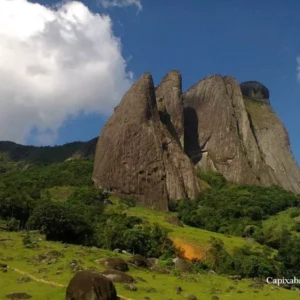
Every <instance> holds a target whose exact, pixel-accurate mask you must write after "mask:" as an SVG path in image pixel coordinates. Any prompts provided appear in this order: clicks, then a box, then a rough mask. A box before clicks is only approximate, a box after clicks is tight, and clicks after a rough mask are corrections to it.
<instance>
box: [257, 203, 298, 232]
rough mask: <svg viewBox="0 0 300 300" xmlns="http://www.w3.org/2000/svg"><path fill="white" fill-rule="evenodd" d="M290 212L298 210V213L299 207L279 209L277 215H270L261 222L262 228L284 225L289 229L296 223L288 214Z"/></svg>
mask: <svg viewBox="0 0 300 300" xmlns="http://www.w3.org/2000/svg"><path fill="white" fill-rule="evenodd" d="M292 212H298V213H299V215H300V209H299V208H296V207H292V208H289V209H287V210H284V211H281V212H280V213H278V214H277V215H275V216H271V217H269V218H268V219H267V220H265V221H264V222H263V228H264V230H267V229H269V228H270V227H272V229H273V230H276V229H280V228H281V227H282V226H283V225H285V226H286V227H287V229H288V230H291V229H292V227H293V226H295V225H296V221H295V220H294V218H292V217H291V216H290V215H291V213H292Z"/></svg>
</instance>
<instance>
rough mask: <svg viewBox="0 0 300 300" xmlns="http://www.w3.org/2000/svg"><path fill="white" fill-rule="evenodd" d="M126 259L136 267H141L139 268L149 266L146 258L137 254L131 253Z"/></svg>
mask: <svg viewBox="0 0 300 300" xmlns="http://www.w3.org/2000/svg"><path fill="white" fill-rule="evenodd" d="M127 261H128V262H129V263H131V264H133V265H135V266H137V267H141V268H149V266H150V263H149V261H148V259H147V258H145V257H143V256H142V255H139V254H136V255H133V256H132V257H130V258H129V259H128V260H127Z"/></svg>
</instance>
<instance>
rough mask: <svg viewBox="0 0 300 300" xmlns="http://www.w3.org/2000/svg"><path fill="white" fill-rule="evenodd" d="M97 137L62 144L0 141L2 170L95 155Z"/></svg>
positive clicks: (0, 170)
mask: <svg viewBox="0 0 300 300" xmlns="http://www.w3.org/2000/svg"><path fill="white" fill-rule="evenodd" d="M96 144H97V138H94V139H91V140H89V141H87V142H72V143H67V144H64V145H60V146H41V147H38V146H26V145H20V144H16V143H14V142H9V141H2V142H0V172H1V173H5V172H6V171H8V170H9V169H13V168H14V167H17V166H19V167H20V166H21V167H22V166H26V165H28V164H50V163H54V162H63V161H65V160H68V159H76V158H86V159H92V158H93V157H94V153H95V149H96Z"/></svg>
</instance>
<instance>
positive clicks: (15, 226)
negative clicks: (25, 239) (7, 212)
mask: <svg viewBox="0 0 300 300" xmlns="http://www.w3.org/2000/svg"><path fill="white" fill-rule="evenodd" d="M6 227H7V229H8V230H9V231H18V230H19V229H20V221H19V220H17V219H15V218H11V219H9V220H8V221H7V222H6Z"/></svg>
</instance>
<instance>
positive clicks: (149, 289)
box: [146, 287, 157, 293]
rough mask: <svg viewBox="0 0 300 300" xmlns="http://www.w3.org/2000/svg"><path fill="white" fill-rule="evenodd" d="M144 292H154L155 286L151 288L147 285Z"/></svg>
mask: <svg viewBox="0 0 300 300" xmlns="http://www.w3.org/2000/svg"><path fill="white" fill-rule="evenodd" d="M146 292H147V293H156V292H157V290H156V289H155V288H153V287H148V288H146Z"/></svg>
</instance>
